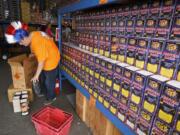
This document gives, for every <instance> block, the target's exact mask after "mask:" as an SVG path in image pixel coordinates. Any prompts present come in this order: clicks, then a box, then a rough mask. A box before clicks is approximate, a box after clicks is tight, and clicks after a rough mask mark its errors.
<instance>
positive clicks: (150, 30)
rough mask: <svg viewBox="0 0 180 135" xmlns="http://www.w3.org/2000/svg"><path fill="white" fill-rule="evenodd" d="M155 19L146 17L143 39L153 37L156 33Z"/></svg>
mask: <svg viewBox="0 0 180 135" xmlns="http://www.w3.org/2000/svg"><path fill="white" fill-rule="evenodd" d="M156 24H157V17H154V16H148V17H147V18H146V23H145V29H144V36H145V37H154V34H155V31H156Z"/></svg>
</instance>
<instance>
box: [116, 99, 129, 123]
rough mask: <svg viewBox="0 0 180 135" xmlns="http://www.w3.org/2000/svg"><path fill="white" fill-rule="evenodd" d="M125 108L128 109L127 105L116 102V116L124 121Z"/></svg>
mask: <svg viewBox="0 0 180 135" xmlns="http://www.w3.org/2000/svg"><path fill="white" fill-rule="evenodd" d="M127 110H128V108H127V106H126V105H124V104H123V103H121V102H119V104H118V112H117V117H118V118H119V119H120V120H121V121H122V122H125V120H126V115H127Z"/></svg>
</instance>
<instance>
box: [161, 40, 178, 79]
mask: <svg viewBox="0 0 180 135" xmlns="http://www.w3.org/2000/svg"><path fill="white" fill-rule="evenodd" d="M179 50H180V43H177V42H173V41H167V42H166V45H165V49H164V51H163V59H162V61H161V66H160V74H161V75H163V76H165V77H167V78H171V79H172V77H173V76H174V74H175V69H176V65H177V63H178V60H179V53H180V51H179Z"/></svg>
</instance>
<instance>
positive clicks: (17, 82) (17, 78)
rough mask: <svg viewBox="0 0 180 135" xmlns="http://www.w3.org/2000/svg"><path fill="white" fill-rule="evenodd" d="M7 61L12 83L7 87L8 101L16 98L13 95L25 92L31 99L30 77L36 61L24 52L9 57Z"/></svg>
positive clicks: (34, 70) (34, 69) (20, 94)
mask: <svg viewBox="0 0 180 135" xmlns="http://www.w3.org/2000/svg"><path fill="white" fill-rule="evenodd" d="M8 63H9V65H10V67H11V72H12V80H13V84H12V85H10V87H9V89H8V99H9V102H13V101H14V100H16V98H15V96H16V95H17V94H18V93H19V96H20V97H22V95H24V94H23V93H26V94H25V95H27V97H28V98H26V99H28V100H29V101H33V92H32V86H31V85H32V84H31V78H32V77H33V75H34V74H35V72H36V68H37V61H36V59H35V58H34V57H33V58H28V57H27V56H26V54H23V55H19V56H17V57H13V58H10V59H9V60H8ZM16 97H17V96H16Z"/></svg>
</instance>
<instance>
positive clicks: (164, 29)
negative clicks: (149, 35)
mask: <svg viewBox="0 0 180 135" xmlns="http://www.w3.org/2000/svg"><path fill="white" fill-rule="evenodd" d="M171 23H172V17H171V16H161V17H159V18H158V21H157V28H156V31H155V37H156V38H164V39H168V38H169V33H170V28H171Z"/></svg>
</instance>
